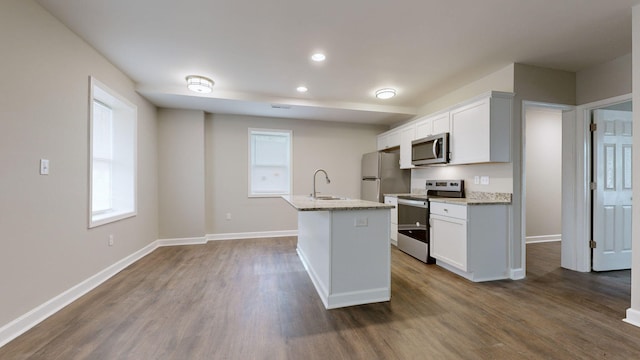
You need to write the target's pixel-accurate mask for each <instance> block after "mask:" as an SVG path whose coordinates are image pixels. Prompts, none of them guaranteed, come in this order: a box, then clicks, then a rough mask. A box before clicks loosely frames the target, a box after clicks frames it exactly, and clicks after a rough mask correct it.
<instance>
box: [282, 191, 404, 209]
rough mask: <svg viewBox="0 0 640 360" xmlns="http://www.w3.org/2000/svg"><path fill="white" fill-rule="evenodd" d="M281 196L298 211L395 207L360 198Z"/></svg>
mask: <svg viewBox="0 0 640 360" xmlns="http://www.w3.org/2000/svg"><path fill="white" fill-rule="evenodd" d="M282 198H283V199H284V200H285V201H287V202H288V203H289V204H290V205H291V206H293V207H294V208H295V209H296V210H298V211H349V210H384V209H393V208H394V207H395V206H393V205H389V204H383V203H378V202H373V201H366V200H360V199H341V200H318V199H314V198H313V197H311V196H308V195H283V196H282Z"/></svg>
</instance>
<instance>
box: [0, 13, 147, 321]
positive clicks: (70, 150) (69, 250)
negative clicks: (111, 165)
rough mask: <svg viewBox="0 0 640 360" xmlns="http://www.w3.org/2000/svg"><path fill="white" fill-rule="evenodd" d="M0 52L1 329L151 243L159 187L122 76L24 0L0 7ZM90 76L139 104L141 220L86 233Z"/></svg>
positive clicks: (143, 124)
mask: <svg viewBox="0 0 640 360" xmlns="http://www.w3.org/2000/svg"><path fill="white" fill-rule="evenodd" d="M0 45H1V47H2V49H3V50H2V55H1V56H0V78H1V79H2V81H0V119H1V120H0V164H1V165H2V170H0V236H1V238H0V328H2V327H3V325H6V324H8V323H9V322H11V321H13V320H15V319H17V318H18V317H19V316H21V315H23V314H25V313H27V312H28V311H30V310H32V309H33V308H34V307H36V306H38V305H41V304H42V303H44V302H45V301H47V300H49V299H51V298H53V297H54V296H57V295H59V294H60V293H62V292H63V291H65V290H67V289H69V288H71V287H72V286H74V285H76V284H78V283H80V282H81V281H83V280H85V279H87V278H89V277H90V276H92V275H94V274H96V273H98V272H99V271H101V270H103V269H105V268H106V267H108V266H110V265H112V264H114V263H115V262H117V261H118V260H120V259H122V258H124V257H126V256H127V255H130V254H132V253H133V252H135V251H137V250H139V249H141V248H143V247H144V246H146V245H147V244H149V243H151V242H153V241H154V240H156V239H157V228H158V224H157V209H158V204H157V191H158V188H157V180H156V178H157V155H156V138H157V129H156V110H155V107H153V106H152V105H150V104H149V103H148V102H147V101H146V100H144V99H143V98H141V97H140V96H139V95H138V94H137V93H136V92H135V86H134V83H133V82H132V81H131V80H130V79H129V78H127V76H125V75H124V74H123V73H122V72H121V71H119V70H118V69H116V68H115V67H114V66H113V65H112V64H111V63H110V62H109V61H107V60H106V59H105V58H104V57H102V56H101V55H100V54H99V53H98V52H96V51H95V50H94V49H93V48H91V47H90V46H89V45H87V44H86V43H85V42H83V41H82V40H81V39H80V38H78V37H77V36H76V35H75V34H73V33H72V32H71V31H69V30H68V29H67V28H66V27H65V26H64V25H62V24H61V23H60V22H58V21H57V20H56V19H55V18H54V17H52V16H51V15H49V13H47V12H46V11H45V10H43V9H42V8H41V7H40V6H39V5H37V4H36V3H35V2H33V1H31V0H3V1H0ZM89 76H95V77H96V78H97V79H98V80H100V81H101V82H102V83H104V84H105V85H107V86H108V87H110V88H111V89H113V90H114V91H116V92H118V93H119V94H120V95H122V96H124V97H125V98H126V99H128V100H129V101H130V102H132V103H133V104H135V105H137V107H138V166H139V168H138V215H137V216H135V217H132V218H128V219H125V220H121V221H118V222H115V223H111V224H108V225H103V226H99V227H96V228H93V229H88V216H89V215H88V211H89V210H88V206H89V200H88V191H89V190H88V188H89V168H88V164H89V159H88V153H89V149H88V144H89V141H88V136H89V128H88V124H89V119H88V114H89V107H88V105H89ZM41 158H46V159H49V160H50V175H47V176H41V175H39V173H38V169H39V160H40V159H41ZM109 234H113V235H114V238H115V246H113V247H109V246H107V239H108V236H109Z"/></svg>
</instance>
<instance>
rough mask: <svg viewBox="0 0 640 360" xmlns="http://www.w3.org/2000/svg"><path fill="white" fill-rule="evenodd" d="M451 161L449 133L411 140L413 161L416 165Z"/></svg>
mask: <svg viewBox="0 0 640 360" xmlns="http://www.w3.org/2000/svg"><path fill="white" fill-rule="evenodd" d="M448 162H449V133H442V134H438V135H433V136H427V137H425V138H422V139H418V140H413V141H412V142H411V163H412V164H413V165H415V166H421V165H431V164H446V163H448Z"/></svg>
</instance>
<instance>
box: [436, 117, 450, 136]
mask: <svg viewBox="0 0 640 360" xmlns="http://www.w3.org/2000/svg"><path fill="white" fill-rule="evenodd" d="M449 129H450V128H449V113H444V114H440V115H438V116H436V117H434V118H433V133H434V134H442V133H446V132H449Z"/></svg>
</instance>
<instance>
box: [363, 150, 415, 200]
mask: <svg viewBox="0 0 640 360" xmlns="http://www.w3.org/2000/svg"><path fill="white" fill-rule="evenodd" d="M410 192H411V170H402V169H400V154H399V153H397V152H390V153H386V152H372V153H368V154H364V155H362V182H361V185H360V198H361V199H362V200H368V201H376V202H384V194H406V193H410Z"/></svg>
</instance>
